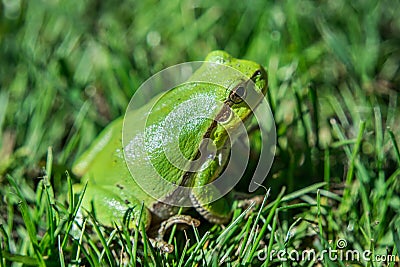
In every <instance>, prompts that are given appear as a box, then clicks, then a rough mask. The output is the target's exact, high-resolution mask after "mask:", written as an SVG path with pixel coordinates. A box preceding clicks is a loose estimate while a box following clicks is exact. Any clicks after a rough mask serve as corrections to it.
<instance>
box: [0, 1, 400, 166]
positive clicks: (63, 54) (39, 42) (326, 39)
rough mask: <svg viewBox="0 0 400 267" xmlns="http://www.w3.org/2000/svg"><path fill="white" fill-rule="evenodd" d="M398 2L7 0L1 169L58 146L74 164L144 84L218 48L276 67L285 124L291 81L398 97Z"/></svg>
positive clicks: (323, 89) (0, 47) (321, 89)
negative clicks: (16, 158) (99, 132)
mask: <svg viewBox="0 0 400 267" xmlns="http://www.w3.org/2000/svg"><path fill="white" fill-rule="evenodd" d="M398 10H400V3H399V1H389V0H388V1H373V0H359V1H351V2H349V1H344V0H335V1H294V0H292V1H255V0H251V1H240V2H237V3H235V4H233V3H231V2H230V1H219V2H218V3H215V2H214V1H132V0H129V1H67V0H58V1H57V0H54V1H37V0H32V1H23V0H3V1H2V4H1V13H2V17H1V22H0V40H1V44H0V60H1V66H0V84H1V94H0V126H1V131H0V137H1V138H0V140H1V141H0V142H1V144H2V150H1V153H2V154H1V160H0V171H2V172H4V170H5V169H6V168H9V166H10V164H11V165H12V164H13V161H11V162H10V161H7V159H9V158H10V157H13V156H14V159H15V157H18V158H19V159H21V157H23V162H24V164H25V163H27V164H28V165H27V166H32V165H31V164H34V163H36V162H38V161H39V160H40V159H43V158H44V156H45V154H46V151H47V148H48V146H52V147H53V149H54V151H55V155H56V156H55V160H56V162H58V163H66V162H68V163H71V162H72V160H73V158H74V155H75V154H76V153H80V152H81V151H82V149H83V148H84V147H86V146H87V145H88V143H89V142H90V141H91V140H92V139H93V137H94V136H95V135H96V133H97V132H98V131H99V130H100V129H102V128H103V127H104V126H105V125H106V124H107V122H109V121H110V120H111V119H113V118H115V117H117V116H119V115H121V114H123V112H124V110H125V108H126V106H127V103H128V101H129V99H130V97H131V96H132V94H133V93H134V91H135V90H136V88H138V86H139V85H140V84H141V83H142V82H143V81H145V80H146V79H147V78H149V77H150V76H151V75H152V74H154V73H156V72H157V71H159V70H161V69H163V68H165V67H167V66H170V65H173V64H177V63H180V62H185V61H190V60H202V59H204V57H205V55H206V54H207V53H208V52H210V51H211V50H215V49H223V50H226V51H227V52H229V53H230V54H232V55H233V56H235V57H239V58H247V59H251V60H254V61H257V62H259V63H261V64H262V65H264V66H265V67H266V68H267V69H268V72H269V78H270V80H269V83H270V91H271V98H272V99H270V100H271V101H272V106H273V108H274V109H275V111H276V116H277V118H276V119H277V122H278V123H280V122H283V120H286V121H285V123H286V124H287V125H289V124H290V123H292V121H293V117H295V116H296V115H293V114H295V113H296V107H295V101H292V100H294V98H291V97H293V95H294V94H293V90H292V89H291V88H290V87H293V86H296V87H297V88H298V92H299V96H300V97H302V94H303V93H304V92H303V91H304V89H303V88H307V87H310V86H313V88H314V89H315V91H316V92H317V93H318V94H319V95H323V94H328V93H329V94H330V93H337V92H340V90H344V89H342V88H341V87H346V89H347V90H348V93H350V94H355V93H356V89H355V87H359V88H361V92H363V96H362V97H365V95H368V94H375V95H378V96H379V99H378V101H380V100H382V101H384V103H385V106H388V104H387V103H388V102H389V100H390V98H391V97H392V96H395V97H397V95H396V93H398V91H396V90H398V85H399V64H398V63H399V60H400V50H399V42H400V19H399V18H398V15H397V11H398ZM288 92H289V96H288V97H287V99H283V96H285V95H286V94H287V93H288ZM355 98H356V100H357V99H358V98H359V96H357V95H356V96H355ZM282 99H283V100H282ZM343 100H345V99H343ZM282 103H283V104H284V108H282V107H281V105H283V104H282ZM362 104H363V103H362ZM318 105H321V106H322V107H323V108H324V109H325V106H326V109H330V108H329V107H327V106H328V104H327V103H323V102H321V101H318ZM356 105H357V103H356ZM305 109H307V107H305ZM360 109H362V107H360ZM327 112H328V111H327ZM358 112H359V113H363V112H368V111H363V110H359V111H358ZM385 114H386V113H385ZM325 119H326V118H323V120H325ZM392 119H393V120H395V119H396V118H392ZM397 120H398V119H397ZM321 123H322V125H319V127H322V129H324V128H323V126H324V124H325V121H323V122H321ZM356 123H358V122H357V121H355V122H354V124H356ZM392 123H393V121H392ZM349 124H352V122H349ZM393 125H399V123H394V124H393ZM281 130H283V129H282V128H281ZM328 132H329V131H328ZM76 133H78V135H75V134H76ZM17 151H18V152H19V153H17V154H15V152H17ZM72 152H73V154H71V153H72Z"/></svg>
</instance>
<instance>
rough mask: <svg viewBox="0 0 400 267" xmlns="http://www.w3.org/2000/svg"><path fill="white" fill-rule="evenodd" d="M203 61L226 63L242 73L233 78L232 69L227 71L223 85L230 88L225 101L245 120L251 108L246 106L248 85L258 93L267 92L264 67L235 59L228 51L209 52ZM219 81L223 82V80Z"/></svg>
mask: <svg viewBox="0 0 400 267" xmlns="http://www.w3.org/2000/svg"><path fill="white" fill-rule="evenodd" d="M205 61H208V62H215V63H219V64H222V65H226V66H229V67H231V68H233V69H236V70H238V71H240V72H241V73H242V75H238V76H236V78H233V79H232V76H233V75H232V74H231V73H232V71H230V72H229V73H230V74H228V75H225V76H226V77H225V78H226V79H225V80H226V84H225V86H226V87H227V88H229V90H230V92H228V93H227V94H228V95H227V96H226V97H227V98H226V103H227V104H228V105H229V106H230V108H231V109H232V110H233V111H234V112H235V113H236V115H238V117H239V118H240V119H241V120H242V121H245V120H246V119H247V118H248V117H250V116H251V114H252V109H251V108H250V107H249V106H248V103H249V102H248V98H249V96H248V91H249V87H250V86H251V87H252V88H254V90H255V91H256V93H258V95H265V94H266V92H267V85H268V79H267V73H266V71H265V69H264V68H263V67H262V66H261V65H260V64H258V63H256V62H254V61H250V60H243V59H236V58H234V57H232V56H231V55H229V54H228V53H226V52H224V51H218V50H217V51H213V52H211V53H209V54H208V55H207V57H206V59H205ZM222 72H224V70H221V73H219V74H218V76H219V77H221V76H222V77H224V74H223V73H222ZM239 77H240V78H239ZM221 82H222V83H225V81H221ZM254 84H255V85H256V86H255V87H254V86H253V85H254ZM243 100H245V101H243ZM259 100H260V99H259ZM253 108H254V106H253ZM236 123H238V122H236ZM229 124H235V122H234V121H232V122H229ZM232 126H233V125H232Z"/></svg>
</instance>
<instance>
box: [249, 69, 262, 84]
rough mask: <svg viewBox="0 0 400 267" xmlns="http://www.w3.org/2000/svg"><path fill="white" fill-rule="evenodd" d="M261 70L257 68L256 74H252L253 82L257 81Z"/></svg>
mask: <svg viewBox="0 0 400 267" xmlns="http://www.w3.org/2000/svg"><path fill="white" fill-rule="evenodd" d="M261 74H262V73H261V70H256V72H254V74H253V75H252V76H251V78H250V79H251V80H252V81H253V82H256V80H257V78H259V77H260V76H261Z"/></svg>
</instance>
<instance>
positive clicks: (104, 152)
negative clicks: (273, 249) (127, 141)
mask: <svg viewBox="0 0 400 267" xmlns="http://www.w3.org/2000/svg"><path fill="white" fill-rule="evenodd" d="M205 61H207V62H215V63H219V64H223V65H225V66H228V67H231V68H234V69H236V70H238V71H240V72H241V73H242V74H243V75H244V76H243V77H246V80H243V79H237V80H235V78H234V77H226V75H227V74H226V73H225V72H223V71H221V72H219V70H218V69H216V70H210V69H205V68H199V69H198V70H197V71H196V72H195V73H194V74H193V76H194V77H191V78H189V80H196V79H195V78H196V77H200V76H202V75H203V76H204V75H213V76H214V77H216V78H217V79H218V80H220V81H229V87H230V88H231V89H229V90H227V89H226V88H223V87H221V86H213V85H212V84H211V85H204V84H201V83H199V84H196V83H188V84H183V85H182V86H179V87H177V88H174V89H172V90H171V91H169V92H168V94H165V96H164V97H163V98H161V100H159V101H158V102H157V103H156V104H155V108H153V109H152V112H151V114H150V115H149V114H144V113H143V112H142V111H141V110H140V109H139V110H137V111H132V112H131V114H129V116H130V118H132V119H133V120H139V121H140V120H145V119H147V124H146V131H148V132H149V136H150V137H149V138H150V140H148V141H149V142H156V139H155V138H157V136H159V133H158V132H157V131H158V129H159V128H158V127H153V126H154V125H155V124H157V123H160V122H163V121H164V122H165V120H166V119H167V115H168V113H169V112H170V111H171V110H172V109H173V108H174V107H175V106H177V105H179V104H181V103H183V102H184V101H188V100H190V99H191V98H193V97H195V96H198V95H199V94H201V95H202V96H203V97H205V101H204V104H205V105H206V103H207V99H209V100H213V101H214V100H218V101H221V102H223V103H224V104H225V106H226V107H229V108H230V109H229V110H220V111H218V112H217V113H216V115H215V116H216V118H215V121H219V122H221V121H222V122H223V124H224V127H225V128H224V127H222V126H221V123H215V121H212V120H203V121H201V122H198V121H197V122H196V121H195V122H193V123H191V122H189V121H188V122H187V124H186V125H184V129H185V130H184V131H181V132H179V135H180V136H179V145H180V146H181V149H182V151H183V154H184V155H185V157H186V158H187V159H188V160H195V159H197V158H198V155H199V149H200V146H201V144H202V140H204V139H205V138H207V140H210V142H212V143H213V145H214V147H215V148H216V154H217V155H216V156H215V157H214V158H213V159H212V160H211V162H209V164H208V166H207V168H205V169H203V170H202V171H199V172H190V171H185V170H180V169H179V168H177V167H176V166H174V165H172V164H170V163H169V162H168V159H167V158H166V157H164V156H162V153H161V152H162V151H161V150H157V149H155V150H154V148H153V150H151V151H150V148H149V150H148V151H147V152H148V153H151V155H150V158H152V160H153V162H152V164H153V165H154V167H155V168H156V169H157V170H158V172H159V173H161V174H164V175H165V177H166V179H167V180H168V181H169V182H172V183H174V184H177V185H183V186H186V187H190V186H201V185H205V184H208V183H210V182H212V181H213V180H215V179H216V178H218V176H219V174H220V173H221V172H222V171H223V170H224V168H225V166H226V161H227V160H226V159H227V158H228V155H229V153H230V150H229V144H228V142H230V141H229V140H228V139H229V138H228V134H227V132H226V130H225V129H226V127H230V128H232V129H234V128H235V126H236V124H239V123H243V122H244V121H246V120H249V118H250V117H251V116H252V111H251V108H250V107H249V106H248V105H247V104H246V102H245V101H243V98H244V97H245V96H246V84H247V83H248V81H250V80H251V81H253V82H254V84H255V85H256V88H255V89H256V90H258V92H259V93H261V94H262V96H264V95H265V93H266V90H267V74H266V71H265V70H264V68H263V67H262V66H261V65H260V64H258V63H256V62H252V61H248V60H242V59H236V58H233V57H232V56H231V55H229V54H228V53H226V52H224V51H213V52H211V53H209V54H208V56H207V57H206V59H205ZM152 104H153V105H154V101H153V102H152ZM182 112H185V111H184V109H183V111H182ZM230 112H234V113H235V115H236V118H239V121H238V120H235V119H231V118H232V116H230V115H232V114H230ZM148 117H150V119H149V118H148ZM217 117H218V118H217ZM171 123H173V122H171ZM122 127H123V118H118V119H116V120H115V121H113V122H111V123H110V124H109V125H108V126H107V127H106V128H105V129H104V130H103V132H102V133H100V135H99V136H98V137H97V138H96V140H95V141H94V142H93V143H92V145H91V146H90V148H89V149H88V150H87V151H86V152H85V153H84V154H83V155H82V156H81V157H80V158H78V160H77V161H76V162H75V164H74V166H73V169H72V170H73V173H74V174H76V175H78V176H83V178H82V182H81V185H83V184H86V183H87V189H86V192H85V195H84V199H83V202H82V206H83V208H84V209H85V210H87V211H92V212H93V213H94V215H95V217H96V218H97V220H98V221H99V222H100V223H102V224H103V225H106V226H113V225H114V223H117V224H121V223H122V221H123V218H124V215H125V214H126V212H127V210H128V209H129V210H130V211H131V215H132V217H133V218H135V219H136V220H137V219H138V217H139V214H141V222H142V223H144V224H145V226H146V228H149V227H150V225H154V224H158V225H160V223H161V222H162V221H167V222H164V223H161V228H164V229H163V230H161V231H160V233H161V232H162V231H164V230H165V228H167V227H168V226H169V225H171V223H186V224H194V225H198V224H199V221H198V220H196V219H192V218H191V217H189V216H179V215H177V213H178V211H179V207H176V206H171V205H168V204H166V203H165V202H164V201H162V199H161V200H158V199H154V198H153V197H151V196H150V195H149V194H148V193H146V192H145V191H144V190H143V189H142V187H141V186H139V185H138V184H137V182H136V181H135V179H133V178H132V175H131V172H130V171H129V169H128V167H127V164H126V161H125V157H124V154H123V149H125V148H124V147H123V145H122ZM130 127H131V129H130V130H131V131H132V133H133V135H131V138H132V142H133V143H134V140H135V137H136V136H135V131H136V129H135V125H133V126H130ZM168 127H170V128H171V129H174V128H182V125H168ZM177 134H178V133H177ZM151 138H153V139H151ZM133 147H135V146H133ZM133 149H134V148H133ZM126 160H127V161H128V160H130V159H129V158H127V159H126ZM140 160H141V159H140V158H139V160H137V161H136V162H138V163H134V164H136V165H135V166H134V168H137V169H138V170H142V169H141V168H142V166H141V164H140V162H141V161H140ZM143 160H146V159H144V158H143ZM146 172H147V170H146V169H145V168H144V169H143V175H144V176H146V175H147V176H149V174H148V173H146ZM147 176H146V177H147ZM146 183H148V184H149V185H153V184H154V188H155V190H160V191H159V192H158V193H159V194H158V195H160V193H161V195H162V196H165V198H167V197H171V196H172V195H173V192H163V191H162V190H164V189H163V188H162V187H160V186H158V185H157V184H156V183H157V181H156V180H154V179H152V177H148V178H146ZM81 187H82V186H81ZM202 193H204V192H200V191H197V193H196V191H193V193H192V194H191V196H190V200H191V201H192V202H193V204H194V206H195V207H196V210H197V211H198V213H199V214H200V215H201V216H202V217H204V218H205V219H206V220H208V221H210V222H212V223H219V224H221V223H226V222H227V221H228V220H229V219H230V216H231V203H230V199H229V198H228V197H223V198H220V199H218V200H217V201H215V202H212V203H207V201H205V199H204V198H206V196H207V194H202ZM161 236H162V234H161ZM159 239H160V240H161V239H162V237H160V238H159ZM170 249H171V248H170V247H169V248H166V249H165V250H166V251H168V250H170Z"/></svg>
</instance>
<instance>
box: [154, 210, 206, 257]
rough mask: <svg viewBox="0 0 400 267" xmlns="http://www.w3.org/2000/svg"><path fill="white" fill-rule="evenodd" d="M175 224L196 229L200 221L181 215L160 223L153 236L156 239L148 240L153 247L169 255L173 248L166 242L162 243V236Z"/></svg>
mask: <svg viewBox="0 0 400 267" xmlns="http://www.w3.org/2000/svg"><path fill="white" fill-rule="evenodd" d="M176 224H178V225H189V226H194V227H198V226H199V225H200V221H199V220H197V219H194V218H192V217H190V216H189V215H181V214H177V215H174V216H172V217H170V218H168V219H166V220H165V221H163V222H162V223H161V225H160V227H159V228H158V230H157V234H155V235H156V237H155V238H150V242H151V243H152V245H153V247H157V248H159V249H161V250H162V251H164V252H167V253H171V252H172V251H173V249H174V247H173V246H172V245H171V244H168V243H167V242H166V241H164V235H165V233H166V232H167V230H168V229H169V228H171V227H172V226H174V225H176Z"/></svg>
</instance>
